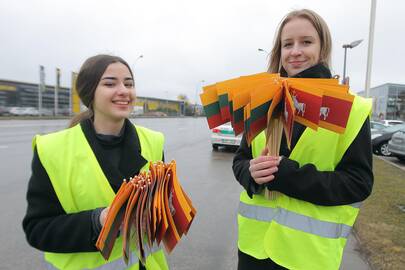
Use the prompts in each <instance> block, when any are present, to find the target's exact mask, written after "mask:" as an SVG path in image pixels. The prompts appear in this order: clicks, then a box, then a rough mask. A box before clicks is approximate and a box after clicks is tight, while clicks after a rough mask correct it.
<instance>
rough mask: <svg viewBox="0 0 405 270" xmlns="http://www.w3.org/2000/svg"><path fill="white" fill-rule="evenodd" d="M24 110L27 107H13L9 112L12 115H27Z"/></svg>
mask: <svg viewBox="0 0 405 270" xmlns="http://www.w3.org/2000/svg"><path fill="white" fill-rule="evenodd" d="M24 110H25V109H24V108H23V107H11V108H10V110H9V112H10V115H16V116H21V115H25V112H24Z"/></svg>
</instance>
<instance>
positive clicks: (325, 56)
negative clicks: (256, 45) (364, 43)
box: [268, 9, 332, 73]
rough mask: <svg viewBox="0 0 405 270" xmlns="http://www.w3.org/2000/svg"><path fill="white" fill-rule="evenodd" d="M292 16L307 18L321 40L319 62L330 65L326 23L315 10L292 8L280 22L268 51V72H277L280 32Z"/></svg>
mask: <svg viewBox="0 0 405 270" xmlns="http://www.w3.org/2000/svg"><path fill="white" fill-rule="evenodd" d="M294 18H303V19H307V20H308V21H309V22H310V23H311V24H312V25H313V26H314V28H315V30H316V31H317V32H318V35H319V39H320V41H321V52H320V55H319V63H322V64H323V65H325V66H326V67H328V68H329V67H330V62H331V52H332V39H331V35H330V32H329V28H328V25H327V24H326V22H325V21H324V20H323V19H322V17H321V16H319V15H318V14H317V13H316V12H314V11H312V10H309V9H300V10H294V11H291V12H290V13H288V14H287V15H286V16H285V17H284V18H283V19H282V20H281V22H280V24H279V26H278V30H277V34H276V38H275V39H274V44H273V48H272V50H271V52H270V61H269V68H268V72H270V73H278V72H280V70H281V68H282V66H281V32H282V30H283V28H284V26H285V25H286V24H287V23H288V22H289V21H291V20H292V19H294Z"/></svg>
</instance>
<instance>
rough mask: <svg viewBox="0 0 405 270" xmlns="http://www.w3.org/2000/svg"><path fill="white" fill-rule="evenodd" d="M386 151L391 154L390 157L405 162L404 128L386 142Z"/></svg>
mask: <svg viewBox="0 0 405 270" xmlns="http://www.w3.org/2000/svg"><path fill="white" fill-rule="evenodd" d="M388 151H390V152H391V155H392V156H396V157H397V158H398V159H399V160H401V161H405V128H403V129H401V130H399V131H397V132H395V133H394V134H393V135H392V138H391V140H390V141H389V142H388Z"/></svg>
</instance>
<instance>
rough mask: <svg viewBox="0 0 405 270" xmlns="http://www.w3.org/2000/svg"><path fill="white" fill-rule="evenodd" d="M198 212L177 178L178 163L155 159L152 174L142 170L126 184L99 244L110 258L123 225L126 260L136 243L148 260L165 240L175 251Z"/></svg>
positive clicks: (137, 249)
mask: <svg viewBox="0 0 405 270" xmlns="http://www.w3.org/2000/svg"><path fill="white" fill-rule="evenodd" d="M195 214H196V210H195V208H194V207H193V205H192V202H191V200H190V199H189V198H188V196H187V194H186V193H185V192H184V191H183V189H182V187H181V186H180V183H179V181H178V179H177V173H176V162H175V161H172V162H171V163H169V164H165V163H163V162H158V163H152V162H151V163H150V166H149V172H148V173H145V172H142V173H140V174H139V175H137V176H135V177H134V178H131V179H130V180H129V181H125V180H124V182H123V183H122V185H121V187H120V189H119V190H118V192H117V194H116V196H115V198H114V200H113V202H112V204H111V206H110V209H109V211H108V215H107V219H106V222H105V224H104V226H103V228H102V230H101V232H100V235H99V237H98V239H97V243H96V247H97V249H98V250H99V251H100V252H101V254H102V256H103V257H104V258H105V259H106V260H108V258H109V257H110V255H111V251H112V249H113V246H114V243H115V241H116V238H117V236H118V232H119V230H120V227H121V235H122V239H123V242H122V243H123V244H122V252H123V258H124V261H125V263H126V264H128V260H129V258H130V255H131V252H132V251H131V250H132V249H134V248H133V246H135V251H134V252H136V253H137V256H138V257H139V259H140V260H141V261H142V262H143V263H145V260H146V257H147V256H148V254H150V253H151V252H152V249H153V246H156V245H159V244H160V243H161V242H163V244H164V246H165V248H166V250H167V252H171V251H172V250H173V249H174V247H175V246H176V245H177V243H178V242H179V240H180V238H181V237H182V236H183V234H187V232H188V230H189V228H190V226H191V223H192V221H193V219H194V216H195ZM131 243H132V245H131Z"/></svg>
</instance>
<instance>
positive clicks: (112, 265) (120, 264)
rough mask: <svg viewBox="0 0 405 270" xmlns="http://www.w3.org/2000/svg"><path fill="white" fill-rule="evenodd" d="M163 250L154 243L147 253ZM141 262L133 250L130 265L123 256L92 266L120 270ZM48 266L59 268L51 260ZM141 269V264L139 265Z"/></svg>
mask: <svg viewBox="0 0 405 270" xmlns="http://www.w3.org/2000/svg"><path fill="white" fill-rule="evenodd" d="M158 251H161V249H160V248H159V247H158V246H157V245H156V244H154V245H153V246H152V249H151V250H150V252H148V253H147V255H146V257H148V256H149V255H150V254H152V253H155V252H158ZM138 263H139V258H138V256H137V255H136V253H135V252H131V256H130V257H129V258H128V265H126V264H125V262H124V260H123V259H122V258H119V259H116V260H114V261H111V262H108V263H106V264H103V265H101V266H99V267H96V268H92V269H96V270H120V269H123V270H124V269H130V268H131V266H132V265H136V264H138ZM45 264H46V267H47V269H50V270H58V269H57V268H55V267H54V266H53V265H52V264H50V263H49V262H47V261H45ZM138 269H139V266H138Z"/></svg>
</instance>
